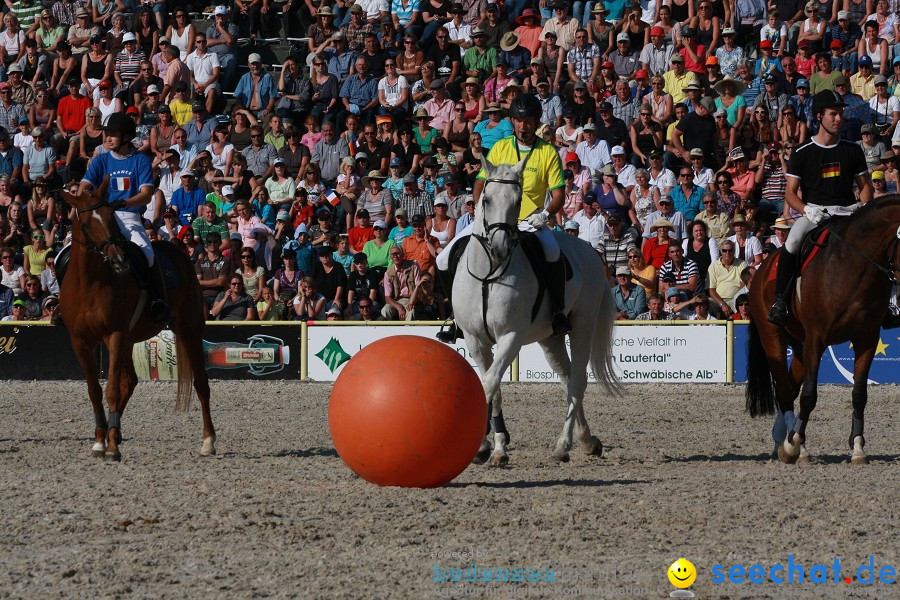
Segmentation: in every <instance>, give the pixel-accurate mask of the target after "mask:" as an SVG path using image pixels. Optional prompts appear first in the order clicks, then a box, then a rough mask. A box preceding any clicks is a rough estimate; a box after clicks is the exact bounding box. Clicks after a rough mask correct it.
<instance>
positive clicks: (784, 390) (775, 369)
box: [769, 344, 808, 457]
mask: <svg viewBox="0 0 900 600" xmlns="http://www.w3.org/2000/svg"><path fill="white" fill-rule="evenodd" d="M786 353H787V344H784V345H783V346H782V347H781V350H780V352H779V353H778V356H777V357H775V358H773V359H771V360H770V361H769V368H770V370H771V372H772V377H773V379H774V381H775V397H776V399H777V402H778V407H777V411H776V413H775V423H774V425H773V426H772V439H773V440H774V441H775V452H774V453H775V455H776V456H777V455H778V447H779V446H780V445H781V444H782V443H783V442H784V441H785V440H786V439H787V434H788V431H791V430H792V429H793V427H794V420H795V416H794V399H795V398H796V397H797V394H799V393H800V385H801V383H802V382H803V377H804V374H805V372H806V371H805V369H804V367H803V354H802V346H799V345H797V346H795V347H794V359H793V360H792V361H791V365H790V367H788V364H787V356H786ZM800 454H801V456H807V457H808V454H806V447H805V446H801V449H800Z"/></svg>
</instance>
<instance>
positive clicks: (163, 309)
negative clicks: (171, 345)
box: [150, 298, 172, 325]
mask: <svg viewBox="0 0 900 600" xmlns="http://www.w3.org/2000/svg"><path fill="white" fill-rule="evenodd" d="M150 315H151V316H152V317H153V322H154V323H156V324H157V325H168V324H169V322H170V321H171V320H172V312H171V311H170V310H169V304H168V303H167V302H166V301H165V300H163V299H161V298H157V299H156V300H154V301H153V302H151V303H150Z"/></svg>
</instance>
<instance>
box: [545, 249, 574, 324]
mask: <svg viewBox="0 0 900 600" xmlns="http://www.w3.org/2000/svg"><path fill="white" fill-rule="evenodd" d="M547 268H548V269H549V279H550V282H549V284H548V285H547V293H548V294H550V310H551V311H552V312H553V321H552V327H553V335H565V334H567V333H569V332H570V331H572V325H571V324H570V323H569V318H568V317H567V316H566V313H565V310H566V265H565V262H564V261H563V259H562V258H559V259H557V260H556V262H552V263H547Z"/></svg>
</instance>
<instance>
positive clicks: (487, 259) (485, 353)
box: [452, 157, 620, 465]
mask: <svg viewBox="0 0 900 600" xmlns="http://www.w3.org/2000/svg"><path fill="white" fill-rule="evenodd" d="M526 161H527V157H526V158H525V159H523V160H522V161H521V162H519V163H518V164H517V165H515V166H511V165H497V166H494V165H492V164H491V163H490V162H488V161H487V160H486V159H485V160H484V161H483V164H484V172H485V174H486V175H487V181H486V182H485V186H484V190H483V192H482V194H481V200H480V202H479V203H478V206H477V207H476V209H475V223H474V227H473V229H472V237H473V239H472V240H471V241H470V243H469V245H468V246H467V247H466V249H465V251H464V253H463V255H462V257H461V258H460V262H459V265H458V267H457V269H456V276H455V278H454V280H453V294H452V298H453V309H454V311H453V312H454V314H455V315H456V316H455V320H456V325H457V327H459V328H460V329H462V331H463V333H464V334H465V340H466V346H467V347H468V349H469V352H470V353H471V354H472V356H473V357H474V359H475V362H476V363H477V364H478V368H479V370H480V371H481V380H482V384H483V386H484V392H485V396H486V397H487V401H488V409H489V412H490V419H491V426H492V428H493V430H494V449H493V452H491V446H490V435H489V433H490V432H488V435H487V436H486V437H485V440H484V441H483V442H482V446H481V450H479V453H478V457H477V458H476V462H484V461H485V460H487V458H488V456H489V455H490V459H491V463H492V464H494V465H503V464H506V463H507V462H508V461H509V456H508V454H507V444H508V443H509V434H508V433H507V431H506V427H505V425H504V423H503V413H502V406H501V397H500V379H501V377H502V376H503V373H505V372H506V370H507V369H508V368H509V366H510V365H511V364H512V362H513V359H515V357H516V355H517V354H518V353H519V350H520V349H521V347H522V346H524V345H526V344H531V343H533V342H538V343H539V344H540V345H541V348H542V349H543V351H544V354H545V355H546V357H547V361H548V362H549V364H550V367H551V368H552V369H553V370H554V371H555V372H556V373H557V374H558V375H559V376H560V378H561V380H562V384H563V386H564V387H565V389H566V397H567V402H568V410H567V412H566V418H565V422H564V424H563V429H562V433H561V434H560V436H559V439H558V440H557V442H556V447H555V449H554V451H553V458H554V459H556V460H558V461H563V462H564V461H568V460H569V449H570V448H571V446H572V433H573V426H574V429H575V435H576V437H577V439H578V441H579V443H580V444H581V447H582V449H583V450H584V452H585V453H586V454H588V455H596V456H599V455H600V454H601V452H602V450H603V444H601V443H600V440H599V439H597V438H596V437H595V436H593V435H591V431H590V428H589V427H588V424H587V420H586V419H585V416H584V409H583V407H582V401H583V399H584V392H585V389H586V388H587V383H588V377H587V365H588V360H590V362H591V366H592V368H593V371H594V375H595V377H596V379H597V381H599V382H600V383H601V384H602V385H603V386H604V388H606V389H607V390H608V391H609V392H610V393H612V394H615V395H617V394H618V393H619V391H620V390H619V384H618V381H617V380H616V379H615V375H614V374H613V371H612V352H611V344H612V329H613V322H614V320H615V302H614V300H613V294H612V290H611V288H610V286H609V284H608V283H607V282H606V277H604V269H605V267H604V264H603V260H602V259H601V258H600V255H599V254H597V252H596V251H595V250H594V249H593V248H591V246H590V245H589V244H587V243H585V242H584V241H583V240H580V239H578V238H576V237H573V236H570V235H565V234H556V239H557V241H558V242H559V245H560V248H561V250H562V252H563V253H564V254H565V256H566V257H567V258H568V260H569V263H570V264H571V266H572V271H573V277H572V278H571V280H569V281H567V282H566V311H567V313H568V315H569V320H570V322H571V324H572V331H571V333H569V334H568V336H569V346H570V348H571V359H570V358H569V353H568V352H567V349H566V336H554V335H553V332H552V328H551V325H550V323H551V311H550V304H549V299H548V298H546V294H545V297H544V298H543V299H541V304H540V309H539V311H538V313H537V316H536V318H535V319H534V321H533V322H532V307H533V305H534V303H535V301H536V300H537V294H538V280H537V277H536V276H535V273H534V270H533V269H532V267H531V264H530V263H529V261H528V258H527V257H526V255H525V252H524V250H523V249H522V248H521V247H519V243H518V242H519V237H520V235H522V234H521V232H520V231H519V229H518V217H519V204H520V202H521V198H522V186H521V181H522V173H523V171H524V169H525V162H526ZM494 343H496V345H497V352H496V354H493V353H492V352H491V347H492V346H493V345H494Z"/></svg>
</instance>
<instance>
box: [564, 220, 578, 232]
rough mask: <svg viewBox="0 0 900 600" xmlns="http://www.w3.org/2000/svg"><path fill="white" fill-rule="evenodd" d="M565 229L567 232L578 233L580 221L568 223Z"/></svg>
mask: <svg viewBox="0 0 900 600" xmlns="http://www.w3.org/2000/svg"><path fill="white" fill-rule="evenodd" d="M563 229H565V230H566V231H578V221H566V224H565V225H564V226H563Z"/></svg>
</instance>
